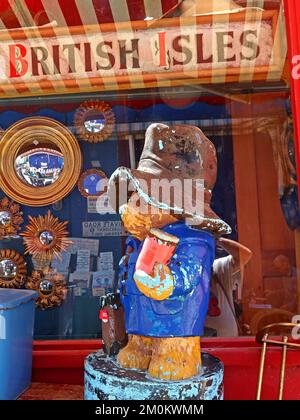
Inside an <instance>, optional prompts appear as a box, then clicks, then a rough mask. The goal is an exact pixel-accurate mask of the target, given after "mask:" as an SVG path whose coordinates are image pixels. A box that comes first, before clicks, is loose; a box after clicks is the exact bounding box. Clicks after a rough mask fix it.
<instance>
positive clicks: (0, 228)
mask: <svg viewBox="0 0 300 420" xmlns="http://www.w3.org/2000/svg"><path fill="white" fill-rule="evenodd" d="M22 215H23V213H22V212H21V208H20V205H19V204H17V203H14V202H13V201H10V200H9V198H7V197H4V198H2V200H0V239H2V238H4V237H9V236H12V235H15V234H17V233H18V231H19V230H20V229H21V227H20V225H21V224H22V223H23V221H24V220H23V217H22Z"/></svg>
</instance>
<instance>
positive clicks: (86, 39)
mask: <svg viewBox="0 0 300 420" xmlns="http://www.w3.org/2000/svg"><path fill="white" fill-rule="evenodd" d="M277 21H278V12H277V11H265V12H263V13H259V14H257V15H256V14H254V15H252V14H251V13H250V12H248V13H245V12H242V13H235V14H231V15H220V16H218V15H217V16H214V18H213V19H212V17H211V16H201V17H197V18H181V19H178V18H172V19H161V20H158V21H153V22H145V21H141V22H128V23H119V24H114V25H113V26H112V25H111V24H106V25H100V26H99V25H92V26H82V27H74V28H72V27H70V28H57V29H55V30H54V28H41V29H39V30H33V29H27V30H26V29H25V30H15V31H5V32H4V33H3V34H1V35H0V40H1V43H0V87H2V89H4V90H5V91H6V92H7V91H9V89H10V88H11V89H16V88H17V89H18V91H19V92H21V93H22V91H23V90H24V92H25V91H26V90H27V91H28V90H29V91H30V90H32V89H33V90H35V89H38V90H43V91H44V92H45V93H49V91H50V90H51V89H52V90H53V89H54V90H56V91H59V90H60V89H61V90H63V91H65V89H66V88H69V89H75V90H81V91H82V90H84V89H88V90H99V89H109V90H111V89H114V88H116V87H117V88H120V89H121V88H128V87H130V88H133V87H139V86H140V87H146V86H150V85H151V86H153V83H154V82H156V84H158V85H160V84H162V85H163V84H164V83H167V84H169V83H170V80H171V81H173V83H174V84H182V83H183V82H184V83H186V81H187V80H191V81H192V82H194V83H204V82H211V78H212V77H213V78H214V81H218V79H220V81H224V77H225V76H226V78H229V80H231V81H234V80H236V81H238V80H239V78H240V74H241V73H249V74H251V77H252V78H257V77H259V78H262V77H263V75H266V74H270V72H279V73H280V76H281V71H282V58H280V49H281V45H280V42H281V41H280V37H278V36H275V33H276V28H277ZM280 63H281V64H280ZM27 93H28V92H27ZM29 94H30V92H29Z"/></svg>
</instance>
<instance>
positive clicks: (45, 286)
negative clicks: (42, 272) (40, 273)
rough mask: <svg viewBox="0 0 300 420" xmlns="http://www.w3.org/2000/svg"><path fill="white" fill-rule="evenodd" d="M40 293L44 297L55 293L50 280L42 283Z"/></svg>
mask: <svg viewBox="0 0 300 420" xmlns="http://www.w3.org/2000/svg"><path fill="white" fill-rule="evenodd" d="M40 292H41V293H42V294H44V295H50V294H51V293H52V292H53V284H52V283H51V281H49V280H42V281H41V282H40Z"/></svg>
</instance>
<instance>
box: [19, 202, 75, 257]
mask: <svg viewBox="0 0 300 420" xmlns="http://www.w3.org/2000/svg"><path fill="white" fill-rule="evenodd" d="M68 223H69V222H68V221H65V222H60V221H59V219H58V217H54V216H53V215H52V214H51V212H50V210H48V212H47V214H46V215H45V216H41V215H40V216H38V217H32V216H29V224H28V225H27V226H26V229H25V231H24V232H22V233H21V235H22V236H23V237H24V242H25V248H26V253H28V254H31V255H33V256H36V255H40V257H41V258H44V259H46V260H50V261H51V260H52V259H53V257H54V256H55V257H58V258H60V253H61V252H63V251H65V250H66V249H67V248H68V246H69V245H70V244H71V243H72V241H71V240H70V239H68V231H67V228H66V226H67V224H68Z"/></svg>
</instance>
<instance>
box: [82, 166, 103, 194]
mask: <svg viewBox="0 0 300 420" xmlns="http://www.w3.org/2000/svg"><path fill="white" fill-rule="evenodd" d="M107 184H108V178H107V176H106V174H105V173H104V172H103V171H100V169H88V170H87V171H85V172H83V173H82V174H81V176H80V178H79V181H78V184H77V185H78V189H79V192H80V194H81V195H82V196H83V197H85V198H88V197H99V196H101V195H102V194H104V193H105V192H107Z"/></svg>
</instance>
